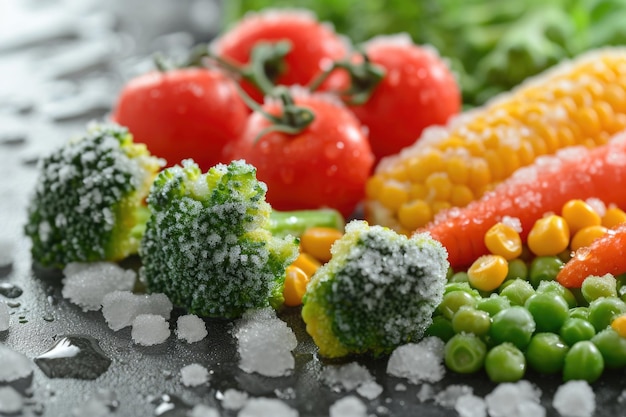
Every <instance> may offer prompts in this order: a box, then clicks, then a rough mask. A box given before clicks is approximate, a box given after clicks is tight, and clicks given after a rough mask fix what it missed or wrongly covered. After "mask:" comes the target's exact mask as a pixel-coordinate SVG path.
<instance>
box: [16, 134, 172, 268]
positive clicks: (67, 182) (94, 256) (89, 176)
mask: <svg viewBox="0 0 626 417" xmlns="http://www.w3.org/2000/svg"><path fill="white" fill-rule="evenodd" d="M161 166H162V161H161V160H160V159H158V158H155V157H153V156H151V155H150V154H149V152H148V150H147V149H146V147H145V145H143V144H135V143H133V138H132V136H131V134H130V133H129V132H128V131H127V130H126V128H124V127H121V126H118V125H114V124H110V125H105V124H102V125H99V124H93V125H91V126H90V127H89V129H88V132H87V134H86V135H85V136H84V137H82V138H80V139H78V140H74V141H70V142H68V143H67V144H65V145H64V146H62V147H60V148H58V149H57V150H56V151H54V152H52V153H51V154H50V155H48V156H46V157H44V158H43V159H41V160H40V161H39V168H38V169H39V180H38V182H37V185H36V187H35V190H34V194H33V196H32V199H31V201H30V204H29V207H28V221H27V223H26V226H25V233H26V235H27V236H28V237H29V238H30V239H31V241H32V249H31V252H32V257H33V261H35V262H36V263H38V264H40V265H41V266H43V267H50V268H63V267H64V266H65V265H67V264H68V263H70V262H92V261H103V260H108V261H117V260H121V259H123V258H125V257H127V256H129V255H131V254H134V253H136V252H137V248H138V246H139V240H140V237H141V233H142V232H143V226H144V225H145V218H146V217H145V212H146V208H145V205H144V199H145V197H146V195H147V194H148V190H149V188H150V184H151V183H152V180H153V179H154V177H155V176H156V173H157V172H158V170H159V169H160V168H161Z"/></svg>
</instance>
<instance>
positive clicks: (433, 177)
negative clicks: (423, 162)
mask: <svg viewBox="0 0 626 417" xmlns="http://www.w3.org/2000/svg"><path fill="white" fill-rule="evenodd" d="M425 184H426V187H428V188H429V189H430V191H431V194H430V195H429V198H432V199H434V200H444V201H445V200H448V199H449V198H450V193H451V192H452V182H451V181H450V178H449V177H448V176H447V175H446V174H445V173H443V172H436V173H433V174H430V175H429V176H428V178H426V181H425Z"/></svg>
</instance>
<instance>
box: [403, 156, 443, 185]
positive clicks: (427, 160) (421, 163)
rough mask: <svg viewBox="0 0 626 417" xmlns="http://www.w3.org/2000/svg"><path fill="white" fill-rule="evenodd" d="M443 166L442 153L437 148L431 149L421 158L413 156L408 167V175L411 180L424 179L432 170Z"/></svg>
mask: <svg viewBox="0 0 626 417" xmlns="http://www.w3.org/2000/svg"><path fill="white" fill-rule="evenodd" d="M443 167H444V161H443V155H442V154H441V152H440V151H439V150H438V149H431V150H429V151H428V152H426V153H425V154H424V155H423V156H422V157H421V158H419V159H418V158H414V159H413V160H412V161H411V164H410V168H409V177H410V178H411V179H412V180H413V181H424V180H426V178H427V177H428V176H429V175H430V174H432V173H433V172H437V171H440V170H441V169H442V168H443Z"/></svg>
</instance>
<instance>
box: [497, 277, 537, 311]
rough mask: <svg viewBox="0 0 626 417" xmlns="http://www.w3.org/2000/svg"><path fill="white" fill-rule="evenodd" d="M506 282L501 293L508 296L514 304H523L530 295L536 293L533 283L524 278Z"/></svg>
mask: <svg viewBox="0 0 626 417" xmlns="http://www.w3.org/2000/svg"><path fill="white" fill-rule="evenodd" d="M505 284H506V285H505V286H503V288H502V289H500V295H501V296H504V297H506V298H508V299H509V301H510V302H511V304H512V305H518V306H523V305H524V303H525V302H526V300H527V299H528V297H530V296H531V295H533V294H534V293H535V290H534V289H533V287H532V285H530V283H529V282H528V281H524V280H522V279H514V280H512V281H507V282H505Z"/></svg>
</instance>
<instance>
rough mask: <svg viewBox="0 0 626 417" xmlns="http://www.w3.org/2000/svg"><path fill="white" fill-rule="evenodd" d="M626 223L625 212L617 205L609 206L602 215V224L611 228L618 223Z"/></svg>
mask: <svg viewBox="0 0 626 417" xmlns="http://www.w3.org/2000/svg"><path fill="white" fill-rule="evenodd" d="M622 223H626V212H625V211H624V210H622V209H621V208H619V207H615V206H612V207H609V208H607V209H606V213H604V216H603V217H602V226H604V227H606V228H607V229H611V228H613V227H615V226H617V225H618V224H622Z"/></svg>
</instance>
